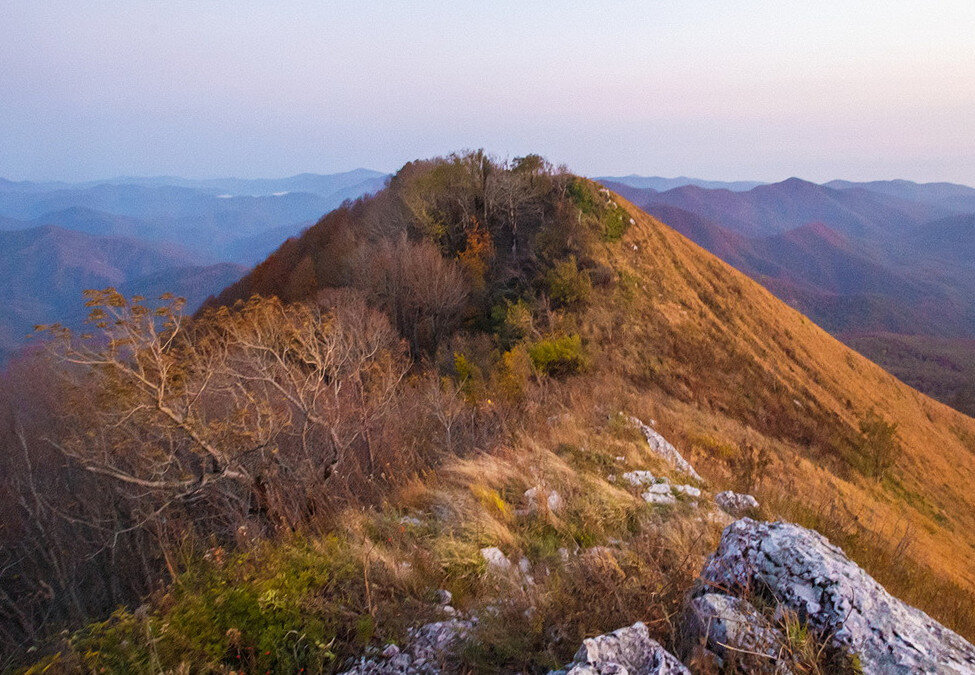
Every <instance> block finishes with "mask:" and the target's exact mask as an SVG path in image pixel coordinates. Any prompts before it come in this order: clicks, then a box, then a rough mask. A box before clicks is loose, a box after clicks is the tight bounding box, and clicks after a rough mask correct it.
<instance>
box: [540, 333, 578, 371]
mask: <svg viewBox="0 0 975 675" xmlns="http://www.w3.org/2000/svg"><path fill="white" fill-rule="evenodd" d="M528 355H529V356H530V357H531V360H532V364H533V365H534V366H535V368H536V369H538V371H539V372H541V373H544V374H545V375H550V376H552V377H565V376H566V375H574V374H575V373H578V372H580V371H582V370H583V369H584V368H585V366H586V358H585V353H584V351H583V348H582V338H581V337H579V336H578V335H560V336H556V337H551V338H548V339H545V340H539V341H538V342H535V343H533V344H532V345H531V346H530V347H529V348H528Z"/></svg>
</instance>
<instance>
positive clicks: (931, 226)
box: [906, 213, 975, 270]
mask: <svg viewBox="0 0 975 675" xmlns="http://www.w3.org/2000/svg"><path fill="white" fill-rule="evenodd" d="M906 243H907V246H908V247H909V248H910V249H911V251H913V253H914V256H915V259H919V260H920V261H921V262H922V263H924V262H927V263H929V264H935V265H937V264H943V263H945V262H949V263H951V264H952V265H954V266H957V267H959V268H961V269H966V270H972V269H973V268H975V213H971V214H964V215H956V216H948V217H947V218H942V219H940V220H935V221H932V222H930V223H925V224H924V225H921V226H919V227H917V228H915V229H914V231H913V232H911V233H910V235H909V236H908V237H907V242H906Z"/></svg>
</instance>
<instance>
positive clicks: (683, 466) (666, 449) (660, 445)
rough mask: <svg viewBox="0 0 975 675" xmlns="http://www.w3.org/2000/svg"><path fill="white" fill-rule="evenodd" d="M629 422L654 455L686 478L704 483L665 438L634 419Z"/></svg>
mask: <svg viewBox="0 0 975 675" xmlns="http://www.w3.org/2000/svg"><path fill="white" fill-rule="evenodd" d="M630 421H631V422H633V424H635V425H636V426H637V427H639V429H640V431H641V432H642V433H643V437H644V438H646V439H647V445H649V446H650V449H651V450H653V451H654V453H656V454H657V455H659V456H660V457H663V458H664V459H665V460H667V461H668V462H670V463H671V464H673V465H674V466H676V467H677V468H678V469H680V470H681V471H683V472H684V473H686V474H687V475H688V476H690V477H692V478H693V479H694V480H698V481H701V482H702V483H703V482H704V479H703V478H701V476H700V475H698V473H697V471H695V470H694V467H693V466H691V464H690V462H688V461H687V460H686V459H684V457H683V455H681V454H680V453H679V452H678V451H677V448H675V447H674V446H673V445H671V444H670V442H669V441H667V439H666V438H664V437H663V436H661V435H660V434H659V433H657V430H656V429H654V428H653V427H651V426H649V425H647V424H644V423H643V422H642V421H640V420H639V419H637V418H636V417H631V418H630Z"/></svg>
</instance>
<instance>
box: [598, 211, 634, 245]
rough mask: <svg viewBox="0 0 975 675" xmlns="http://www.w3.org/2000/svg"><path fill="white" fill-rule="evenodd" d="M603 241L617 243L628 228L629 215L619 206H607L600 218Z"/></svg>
mask: <svg viewBox="0 0 975 675" xmlns="http://www.w3.org/2000/svg"><path fill="white" fill-rule="evenodd" d="M600 224H601V225H602V230H603V231H602V235H603V239H605V240H606V241H617V240H619V238H620V237H622V236H623V234H624V233H625V232H626V229H627V228H628V227H629V226H630V214H629V213H628V212H627V211H626V209H624V208H623V207H621V206H615V205H614V206H609V207H607V208H606V210H605V212H604V213H603V215H602V218H600Z"/></svg>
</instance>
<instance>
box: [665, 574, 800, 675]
mask: <svg viewBox="0 0 975 675" xmlns="http://www.w3.org/2000/svg"><path fill="white" fill-rule="evenodd" d="M681 642H682V643H683V645H684V646H683V651H685V652H692V651H693V649H694V647H697V646H702V647H704V648H705V649H707V650H708V651H709V652H711V653H712V654H713V655H714V656H715V657H716V658H717V659H718V664H719V665H720V666H721V667H724V666H725V665H726V664H727V663H728V662H731V663H733V664H734V665H735V666H736V667H737V668H738V670H742V671H744V672H749V673H787V672H790V669H789V667H788V665H787V664H786V663H784V662H783V661H782V660H781V659H780V652H781V651H782V647H783V645H785V644H786V638H785V636H784V635H783V634H782V632H781V631H779V630H778V629H777V628H775V627H774V626H772V625H771V624H770V623H769V622H768V620H767V619H766V618H765V617H764V616H762V614H761V613H759V611H758V610H757V609H755V608H754V607H753V606H752V605H751V603H749V602H746V601H745V600H742V599H741V598H735V597H732V596H728V595H722V594H719V593H704V594H703V595H699V596H698V597H694V598H691V599H690V600H689V601H688V603H687V605H686V607H685V608H684V617H683V621H682V626H681Z"/></svg>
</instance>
